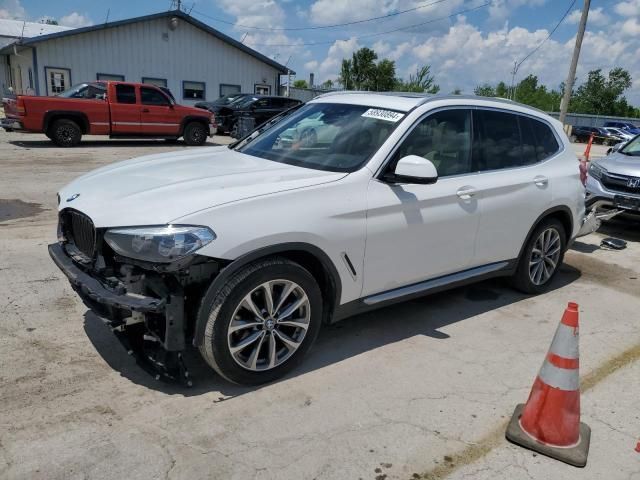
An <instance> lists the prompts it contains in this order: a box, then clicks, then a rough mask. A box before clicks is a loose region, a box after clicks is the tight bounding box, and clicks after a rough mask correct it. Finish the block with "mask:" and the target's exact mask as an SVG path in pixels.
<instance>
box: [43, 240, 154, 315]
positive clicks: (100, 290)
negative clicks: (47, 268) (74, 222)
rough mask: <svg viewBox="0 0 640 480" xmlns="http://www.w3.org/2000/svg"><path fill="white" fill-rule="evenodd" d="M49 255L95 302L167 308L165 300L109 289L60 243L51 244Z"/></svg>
mask: <svg viewBox="0 0 640 480" xmlns="http://www.w3.org/2000/svg"><path fill="white" fill-rule="evenodd" d="M49 255H50V256H51V259H52V260H53V262H54V263H55V264H56V265H57V266H58V268H59V269H60V270H62V273H64V274H65V276H66V277H67V278H68V279H69V282H71V285H73V287H74V288H75V289H76V290H77V291H78V293H80V294H81V295H84V296H86V297H88V298H89V299H90V300H91V301H93V302H97V303H99V304H101V305H107V306H110V307H114V308H118V309H122V310H129V311H133V312H143V313H161V312H164V310H165V301H164V300H161V299H158V298H152V297H143V296H136V297H131V296H129V295H118V294H116V293H114V292H112V291H110V290H108V289H107V288H105V287H104V286H103V285H102V284H101V283H100V282H99V281H98V280H97V279H95V278H93V277H92V276H91V275H89V274H87V273H85V272H84V271H82V270H81V269H80V268H79V267H77V266H76V265H75V264H74V263H73V261H72V260H71V258H69V256H68V255H67V254H66V253H65V251H64V249H63V247H62V245H60V244H59V243H52V244H51V245H49Z"/></svg>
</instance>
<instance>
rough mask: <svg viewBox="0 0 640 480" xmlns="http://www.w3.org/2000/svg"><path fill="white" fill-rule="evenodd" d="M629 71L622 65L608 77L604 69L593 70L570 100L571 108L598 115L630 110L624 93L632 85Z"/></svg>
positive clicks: (572, 110) (578, 111)
mask: <svg viewBox="0 0 640 480" xmlns="http://www.w3.org/2000/svg"><path fill="white" fill-rule="evenodd" d="M631 84H632V79H631V75H630V74H629V72H628V71H627V70H625V69H623V68H621V67H616V68H614V69H612V70H610V71H609V74H608V75H607V77H605V76H604V75H603V74H602V69H600V68H598V69H596V70H591V71H590V72H589V73H588V75H587V81H586V82H585V83H583V84H582V85H580V86H579V87H578V88H577V89H576V92H575V94H574V95H573V96H572V97H571V101H570V102H569V110H570V111H571V112H574V113H590V114H596V115H617V114H619V113H618V112H627V113H628V112H629V105H628V104H627V100H626V98H625V97H624V96H622V94H623V93H624V91H625V90H627V89H628V88H629V87H631Z"/></svg>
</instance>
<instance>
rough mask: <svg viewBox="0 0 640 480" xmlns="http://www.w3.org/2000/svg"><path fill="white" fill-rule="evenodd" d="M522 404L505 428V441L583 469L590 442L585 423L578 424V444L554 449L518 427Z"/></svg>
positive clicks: (518, 406) (587, 427)
mask: <svg viewBox="0 0 640 480" xmlns="http://www.w3.org/2000/svg"><path fill="white" fill-rule="evenodd" d="M523 410H524V404H522V403H521V404H519V405H517V406H516V409H515V411H514V412H513V417H511V421H510V422H509V426H508V427H507V435H506V436H507V439H508V440H509V441H511V442H513V443H515V444H517V445H520V446H521V447H524V448H528V449H529V450H533V451H534V452H538V453H541V454H542V455H546V456H547V457H551V458H555V459H556V460H560V461H561V462H564V463H568V464H569V465H573V466H574V467H584V466H585V465H586V464H587V455H588V454H589V444H590V442H591V429H590V428H589V426H588V425H587V424H586V423H582V422H580V435H579V437H578V443H577V444H576V445H575V446H571V447H554V446H552V445H548V444H544V443H542V442H540V441H538V440H536V439H535V438H533V437H532V436H531V435H529V434H528V433H527V432H525V431H524V430H523V429H522V427H521V426H520V417H522V411H523Z"/></svg>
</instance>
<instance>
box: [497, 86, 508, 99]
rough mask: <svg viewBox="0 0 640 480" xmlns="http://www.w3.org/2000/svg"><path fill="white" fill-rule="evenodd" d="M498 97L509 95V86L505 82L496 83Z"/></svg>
mask: <svg viewBox="0 0 640 480" xmlns="http://www.w3.org/2000/svg"><path fill="white" fill-rule="evenodd" d="M495 96H496V97H501V98H507V97H508V96H509V87H507V84H506V83H504V82H500V83H498V85H496V94H495Z"/></svg>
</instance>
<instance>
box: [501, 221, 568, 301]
mask: <svg viewBox="0 0 640 480" xmlns="http://www.w3.org/2000/svg"><path fill="white" fill-rule="evenodd" d="M566 245H567V235H566V232H565V229H564V226H563V225H562V223H561V222H560V221H559V220H557V219H555V218H548V219H545V220H543V221H542V222H541V223H540V224H539V225H538V226H537V227H536V228H535V230H534V231H533V233H532V234H531V236H530V238H529V240H528V242H527V244H526V245H525V248H524V251H523V252H522V256H521V257H520V261H519V263H518V268H517V270H516V273H515V275H514V277H513V284H514V287H515V288H517V289H518V290H520V291H521V292H523V293H529V294H540V293H544V292H546V291H548V290H549V288H550V286H551V283H552V282H553V279H554V278H555V276H556V274H557V273H558V270H559V268H560V265H562V261H563V259H564V252H565V250H566Z"/></svg>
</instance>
